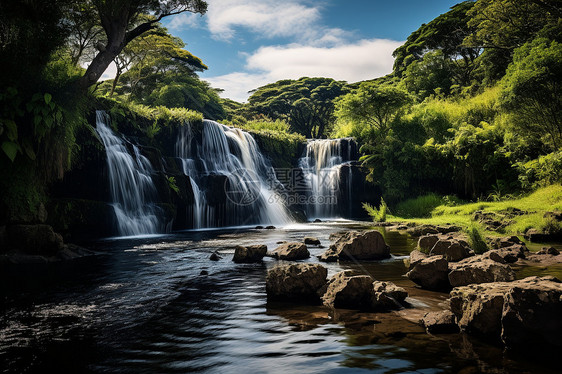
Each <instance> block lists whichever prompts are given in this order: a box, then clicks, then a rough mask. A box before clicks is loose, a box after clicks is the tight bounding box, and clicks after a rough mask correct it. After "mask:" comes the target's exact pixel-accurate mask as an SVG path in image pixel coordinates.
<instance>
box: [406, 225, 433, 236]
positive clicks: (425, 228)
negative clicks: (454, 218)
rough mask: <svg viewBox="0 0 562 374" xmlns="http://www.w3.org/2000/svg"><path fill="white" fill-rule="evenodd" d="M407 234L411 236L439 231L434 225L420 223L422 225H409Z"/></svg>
mask: <svg viewBox="0 0 562 374" xmlns="http://www.w3.org/2000/svg"><path fill="white" fill-rule="evenodd" d="M406 232H407V233H408V234H410V235H412V236H422V235H428V234H439V231H438V230H437V228H436V227H435V226H431V225H422V226H415V227H411V228H409V229H408V230H407V231H406Z"/></svg>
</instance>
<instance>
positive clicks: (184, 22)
mask: <svg viewBox="0 0 562 374" xmlns="http://www.w3.org/2000/svg"><path fill="white" fill-rule="evenodd" d="M170 18H171V21H170V23H169V24H168V27H169V28H170V29H172V30H181V29H185V28H194V27H199V25H200V22H201V19H202V18H201V15H199V14H195V13H181V14H178V15H176V16H173V17H170Z"/></svg>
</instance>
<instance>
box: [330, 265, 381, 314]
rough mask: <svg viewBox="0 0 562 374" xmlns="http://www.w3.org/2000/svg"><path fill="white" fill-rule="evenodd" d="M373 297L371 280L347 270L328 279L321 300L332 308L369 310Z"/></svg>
mask: <svg viewBox="0 0 562 374" xmlns="http://www.w3.org/2000/svg"><path fill="white" fill-rule="evenodd" d="M373 296H374V289H373V279H372V278H371V277H369V276H368V275H353V272H352V271H349V270H347V271H341V272H339V273H337V274H335V275H334V276H333V277H332V278H330V280H329V282H328V286H327V289H326V293H325V294H324V296H323V297H322V300H323V301H324V304H326V305H328V306H332V307H334V308H346V309H360V310H370V309H371V308H372V300H373Z"/></svg>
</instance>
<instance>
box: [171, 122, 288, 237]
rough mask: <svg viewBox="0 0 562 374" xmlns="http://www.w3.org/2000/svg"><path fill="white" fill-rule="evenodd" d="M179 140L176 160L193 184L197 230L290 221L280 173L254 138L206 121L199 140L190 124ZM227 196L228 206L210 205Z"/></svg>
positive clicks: (280, 223) (193, 214)
mask: <svg viewBox="0 0 562 374" xmlns="http://www.w3.org/2000/svg"><path fill="white" fill-rule="evenodd" d="M179 135H180V136H179V137H178V140H177V142H176V156H177V157H178V158H179V159H181V163H182V166H183V172H184V174H185V175H187V176H188V177H189V180H190V182H191V186H192V190H193V194H194V202H193V206H192V209H191V216H192V217H191V218H192V222H193V227H194V228H202V227H216V226H236V225H249V224H275V225H283V224H286V223H289V222H290V221H291V219H290V217H289V215H288V213H287V210H286V208H285V206H284V204H283V202H282V201H281V199H280V196H279V195H278V194H277V192H276V191H275V188H276V187H277V185H278V184H279V182H278V181H277V180H276V179H275V173H274V172H273V169H272V167H271V165H270V164H269V162H268V161H267V160H266V158H265V157H264V156H263V155H262V153H261V152H260V150H259V148H258V146H257V144H256V141H255V140H254V138H252V136H251V135H250V134H249V133H247V132H244V131H242V130H240V129H235V128H230V127H227V126H225V125H222V124H220V123H217V122H214V121H209V120H205V121H203V126H202V131H201V133H200V134H199V136H196V134H195V131H194V129H193V128H192V127H191V125H190V124H185V125H184V126H183V128H182V129H181V130H180V134H179ZM217 181H218V182H217ZM217 186H218V188H220V189H222V191H219V190H217ZM222 194H225V195H226V199H224V200H223V201H221V202H219V203H217V202H215V203H213V202H212V201H211V200H216V199H217V196H216V195H222ZM188 214H189V213H188Z"/></svg>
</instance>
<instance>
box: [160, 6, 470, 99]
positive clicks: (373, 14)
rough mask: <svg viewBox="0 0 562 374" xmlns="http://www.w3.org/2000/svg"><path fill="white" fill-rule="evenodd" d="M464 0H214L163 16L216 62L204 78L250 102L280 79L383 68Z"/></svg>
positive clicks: (372, 72) (376, 72) (193, 48)
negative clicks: (200, 11) (252, 94)
mask: <svg viewBox="0 0 562 374" xmlns="http://www.w3.org/2000/svg"><path fill="white" fill-rule="evenodd" d="M460 1H461V0H316V1H313V0H284V1H280V0H207V3H208V11H207V13H206V14H205V15H204V16H201V15H196V14H191V13H183V14H180V15H176V16H171V17H167V18H165V19H164V20H163V22H162V23H163V25H164V26H165V27H167V28H168V30H169V31H170V33H172V34H173V35H175V36H179V37H180V38H181V39H182V40H183V41H184V42H185V43H186V44H187V46H186V47H185V48H186V49H187V50H188V51H190V52H191V53H193V54H194V55H195V56H198V57H199V58H201V59H202V60H203V62H204V63H205V64H206V65H207V66H208V67H209V69H208V70H207V71H205V72H204V73H202V74H200V77H201V79H204V80H206V81H208V82H210V83H211V85H212V87H215V88H221V89H223V90H224V92H223V93H222V94H221V96H222V97H225V98H230V99H233V100H236V101H240V102H245V101H246V100H247V98H248V96H249V93H248V91H250V90H253V89H255V88H258V87H260V86H263V85H264V84H267V83H273V82H275V81H278V80H280V79H298V78H300V77H303V76H308V77H320V76H321V77H330V78H334V79H336V80H344V81H347V82H349V83H352V82H357V81H361V80H366V79H373V78H377V77H380V76H384V75H386V74H388V73H390V72H391V71H392V64H393V60H394V59H393V57H392V51H394V50H395V49H396V48H397V47H399V46H400V45H401V44H403V43H404V41H405V40H406V38H407V37H408V35H410V33H412V32H413V31H415V30H416V29H417V28H418V27H419V26H420V25H421V24H422V23H427V22H429V21H431V20H432V19H434V18H435V17H437V16H438V15H440V14H442V13H445V12H447V11H448V10H449V9H450V7H451V6H453V5H455V4H456V3H458V2H460Z"/></svg>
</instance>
